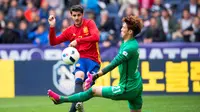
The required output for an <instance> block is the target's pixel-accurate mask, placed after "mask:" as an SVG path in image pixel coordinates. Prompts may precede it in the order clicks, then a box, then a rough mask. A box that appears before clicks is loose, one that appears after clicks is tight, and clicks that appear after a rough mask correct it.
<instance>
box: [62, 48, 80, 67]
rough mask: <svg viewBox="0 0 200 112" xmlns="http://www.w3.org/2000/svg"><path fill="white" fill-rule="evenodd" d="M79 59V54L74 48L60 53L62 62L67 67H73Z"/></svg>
mask: <svg viewBox="0 0 200 112" xmlns="http://www.w3.org/2000/svg"><path fill="white" fill-rule="evenodd" d="M79 58H80V54H79V52H78V51H77V49H76V48H74V47H67V48H65V49H64V50H63V51H62V60H63V61H64V62H65V63H66V64H67V65H73V64H74V63H76V62H77V61H78V60H79Z"/></svg>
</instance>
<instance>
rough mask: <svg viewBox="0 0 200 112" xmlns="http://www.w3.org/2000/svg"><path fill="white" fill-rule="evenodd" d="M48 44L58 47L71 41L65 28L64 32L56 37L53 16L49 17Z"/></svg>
mask: <svg viewBox="0 0 200 112" xmlns="http://www.w3.org/2000/svg"><path fill="white" fill-rule="evenodd" d="M48 21H49V25H50V29H49V42H50V45H52V46H54V45H58V44H60V43H62V42H65V41H69V40H72V37H71V36H70V29H69V28H67V29H66V30H65V31H64V32H62V33H61V34H60V35H59V36H57V37H56V31H55V24H56V19H55V17H54V16H53V15H50V16H49V19H48Z"/></svg>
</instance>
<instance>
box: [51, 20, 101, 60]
mask: <svg viewBox="0 0 200 112" xmlns="http://www.w3.org/2000/svg"><path fill="white" fill-rule="evenodd" d="M99 35H100V34H99V31H98V28H97V26H96V24H95V23H94V21H93V20H90V19H83V23H82V25H81V26H80V27H76V26H75V25H71V26H70V27H68V28H67V29H66V30H65V31H64V32H63V33H62V34H61V35H59V36H58V37H56V32H55V28H53V27H50V33H49V40H50V44H51V45H57V44H60V43H62V42H65V41H70V42H71V41H73V40H76V41H77V46H76V49H77V50H78V51H79V53H80V57H81V58H89V59H91V60H93V61H95V62H97V63H99V64H100V62H101V59H100V53H99V45H98V42H99Z"/></svg>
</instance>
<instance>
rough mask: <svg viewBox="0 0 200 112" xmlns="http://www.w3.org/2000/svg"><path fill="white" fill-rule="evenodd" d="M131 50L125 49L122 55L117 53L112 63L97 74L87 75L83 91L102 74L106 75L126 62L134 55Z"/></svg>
mask: <svg viewBox="0 0 200 112" xmlns="http://www.w3.org/2000/svg"><path fill="white" fill-rule="evenodd" d="M134 51H135V50H133V49H125V50H124V51H123V52H122V53H119V54H118V55H117V56H116V57H115V58H114V59H113V60H112V61H111V63H110V64H109V65H108V66H106V67H105V68H103V69H102V70H100V71H99V72H97V73H94V74H90V73H88V78H87V79H86V81H85V85H84V90H87V89H89V88H90V87H91V86H92V85H94V84H95V80H96V79H97V78H99V77H101V76H103V75H104V74H106V73H108V72H109V71H111V70H113V69H114V68H115V67H117V66H118V65H120V64H122V63H123V62H125V61H128V60H129V59H130V58H131V57H132V56H133V54H134Z"/></svg>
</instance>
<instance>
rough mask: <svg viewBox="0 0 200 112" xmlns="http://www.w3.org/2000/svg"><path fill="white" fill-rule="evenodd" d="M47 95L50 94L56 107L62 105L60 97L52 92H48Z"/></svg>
mask: <svg viewBox="0 0 200 112" xmlns="http://www.w3.org/2000/svg"><path fill="white" fill-rule="evenodd" d="M47 94H48V96H49V98H50V99H51V100H52V101H53V103H54V104H55V105H57V104H61V103H62V102H61V100H60V95H58V94H56V93H55V92H53V91H52V90H48V93H47Z"/></svg>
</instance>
